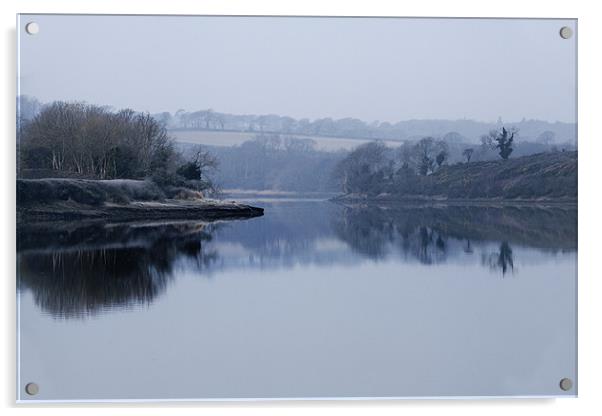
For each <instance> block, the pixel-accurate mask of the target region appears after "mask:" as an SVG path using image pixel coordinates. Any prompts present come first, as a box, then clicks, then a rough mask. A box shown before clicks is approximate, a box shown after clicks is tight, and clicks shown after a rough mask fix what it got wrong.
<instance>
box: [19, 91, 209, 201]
mask: <svg viewBox="0 0 602 416" xmlns="http://www.w3.org/2000/svg"><path fill="white" fill-rule="evenodd" d="M28 114H29V113H28ZM32 114H33V113H32ZM19 136H20V137H19V144H20V146H19V171H20V172H19V174H20V176H22V177H75V178H88V179H144V178H149V179H152V180H153V181H154V182H156V183H157V184H159V185H161V186H168V187H169V186H186V187H189V188H194V189H196V190H199V191H203V190H206V189H209V190H210V191H215V190H217V187H216V186H215V184H214V183H213V181H212V180H211V178H210V176H209V174H210V173H212V172H214V171H215V170H216V169H217V166H218V161H217V159H216V158H215V157H214V156H213V155H212V154H210V153H209V152H207V151H205V150H204V149H201V148H200V147H196V148H194V149H191V152H190V155H191V156H189V157H186V156H184V155H182V154H180V153H178V152H177V151H176V149H175V147H174V144H173V142H172V141H171V140H170V138H169V137H168V135H167V131H166V129H165V126H164V125H163V124H162V123H161V122H159V121H157V120H156V119H155V118H154V117H153V116H151V115H149V114H144V113H136V112H134V111H133V110H129V109H126V110H121V111H117V112H113V111H111V110H110V109H108V108H106V107H100V106H95V105H89V104H85V103H77V102H76V103H68V102H54V103H51V104H48V105H44V106H43V107H42V108H41V109H40V110H39V111H37V112H36V113H35V114H33V115H32V116H31V117H22V120H21V122H20V123H19Z"/></svg>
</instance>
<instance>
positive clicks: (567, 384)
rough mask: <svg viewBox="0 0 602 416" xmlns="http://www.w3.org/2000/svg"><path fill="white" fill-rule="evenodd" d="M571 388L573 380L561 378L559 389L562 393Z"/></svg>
mask: <svg viewBox="0 0 602 416" xmlns="http://www.w3.org/2000/svg"><path fill="white" fill-rule="evenodd" d="M572 388H573V380H571V379H570V378H563V379H562V380H560V389H561V390H563V391H569V390H570V389H572Z"/></svg>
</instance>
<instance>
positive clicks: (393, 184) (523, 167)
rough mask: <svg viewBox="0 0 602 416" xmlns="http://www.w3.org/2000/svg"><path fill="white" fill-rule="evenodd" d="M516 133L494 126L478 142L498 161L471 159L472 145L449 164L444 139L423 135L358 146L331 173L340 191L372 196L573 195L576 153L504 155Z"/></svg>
mask: <svg viewBox="0 0 602 416" xmlns="http://www.w3.org/2000/svg"><path fill="white" fill-rule="evenodd" d="M515 134H516V132H514V131H510V130H506V129H504V128H502V129H501V130H496V131H492V132H490V134H489V135H487V136H484V137H483V144H482V146H484V147H488V148H489V149H490V151H493V152H496V153H497V155H498V160H487V161H480V162H475V161H473V160H472V159H473V157H474V153H475V152H476V150H475V149H473V148H466V149H464V152H463V156H464V158H465V160H464V161H463V162H457V163H455V164H449V163H448V160H449V150H448V146H447V144H446V143H445V142H443V141H437V140H434V139H432V138H423V139H421V140H420V141H418V142H416V143H413V144H412V143H407V142H406V143H404V144H403V145H401V146H400V147H398V148H390V147H387V146H385V145H384V144H383V143H381V142H378V141H375V142H370V143H367V144H364V145H362V146H359V147H357V148H356V149H355V150H354V151H352V152H351V153H349V155H348V156H347V157H345V158H344V159H343V160H342V161H341V162H339V163H338V164H337V166H336V168H335V171H334V177H335V178H336V180H337V182H338V184H339V186H340V190H341V191H342V192H344V193H345V194H356V195H363V196H366V197H375V196H378V195H381V194H384V195H391V196H394V197H414V196H416V197H438V196H440V197H448V198H455V199H463V198H526V199H529V198H539V197H550V198H576V196H577V152H574V151H570V152H568V151H567V152H563V151H553V152H547V153H539V154H534V155H530V156H523V157H519V158H512V159H509V157H510V155H511V154H513V151H514V147H513V146H514V135H515Z"/></svg>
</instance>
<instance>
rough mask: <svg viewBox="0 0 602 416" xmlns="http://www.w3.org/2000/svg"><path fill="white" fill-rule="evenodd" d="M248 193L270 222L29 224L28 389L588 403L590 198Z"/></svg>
mask: <svg viewBox="0 0 602 416" xmlns="http://www.w3.org/2000/svg"><path fill="white" fill-rule="evenodd" d="M246 202H252V203H254V204H255V205H258V206H263V207H264V208H265V215H264V216H263V217H259V218H253V219H249V220H241V221H224V222H215V223H203V222H190V221H187V222H177V221H176V222H167V223H165V222H164V223H129V224H105V223H99V222H89V223H80V224H74V223H70V224H42V225H35V226H34V225H23V226H20V227H19V231H18V232H19V238H18V258H17V261H18V270H19V293H18V299H19V323H20V326H19V341H20V348H19V353H20V354H19V386H20V391H23V388H24V386H25V384H27V383H28V382H30V381H33V382H36V383H38V384H39V386H40V392H39V394H38V395H37V396H35V397H34V398H35V399H39V400H103V399H196V398H268V397H271V398H298V397H400V396H459V395H463V396H464V395H466V396H505V395H510V396H513V395H520V396H531V395H533V396H549V395H574V394H576V386H575V387H574V388H573V389H572V390H571V391H568V392H563V391H562V390H560V388H559V386H558V383H559V381H560V379H562V378H564V377H569V378H572V379H573V380H576V312H575V311H576V303H575V298H576V261H577V235H576V232H577V230H576V209H575V208H574V207H565V206H559V205H550V206H532V205H528V206H520V207H511V206H506V207H466V206H453V207H443V206H440V207H418V206H415V207H411V206H409V207H408V206H406V207H392V206H362V207H354V208H350V207H344V206H341V205H337V204H334V203H331V202H328V201H320V200H315V199H314V200H295V199H293V198H287V199H286V200H282V201H278V200H269V201H268V200H255V201H246ZM20 399H22V400H31V399H32V398H31V397H29V396H27V395H26V394H25V393H21V394H20Z"/></svg>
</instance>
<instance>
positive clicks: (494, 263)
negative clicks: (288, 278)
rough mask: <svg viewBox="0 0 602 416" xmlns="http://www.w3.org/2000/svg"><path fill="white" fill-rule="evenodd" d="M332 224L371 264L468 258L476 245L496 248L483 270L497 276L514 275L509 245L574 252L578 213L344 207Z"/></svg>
mask: <svg viewBox="0 0 602 416" xmlns="http://www.w3.org/2000/svg"><path fill="white" fill-rule="evenodd" d="M332 224H333V229H334V232H335V233H336V235H337V236H338V237H339V238H340V239H341V240H343V241H345V242H346V243H347V244H348V245H349V246H350V247H351V248H352V249H353V250H354V251H355V252H356V253H360V254H361V255H363V256H365V257H368V258H371V259H373V260H380V259H384V258H386V257H388V256H391V255H393V256H395V254H392V253H394V252H400V253H401V255H402V257H404V258H414V259H417V260H418V261H419V262H420V263H422V264H427V265H428V264H435V263H441V262H444V261H445V260H446V259H447V258H448V256H450V255H458V253H464V254H467V255H470V254H473V253H474V250H475V247H474V246H475V243H476V244H478V245H481V246H482V245H484V244H488V243H497V244H500V246H499V247H500V248H499V252H496V253H494V254H491V255H487V256H486V259H484V260H483V264H486V265H488V266H489V267H491V268H495V269H500V270H502V274H506V273H507V272H508V271H510V270H514V258H513V251H512V247H511V244H517V245H522V246H529V247H534V248H538V249H541V250H545V251H550V252H556V251H572V250H576V249H577V211H576V208H575V207H571V206H568V207H564V206H560V205H557V206H551V207H548V206H543V207H541V206H533V205H531V206H485V207H483V206H428V205H427V206H399V205H388V206H387V205H385V206H382V205H362V206H346V207H343V208H342V211H341V213H339V214H338V215H336V216H333V219H332ZM455 246H457V250H456V248H455Z"/></svg>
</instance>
